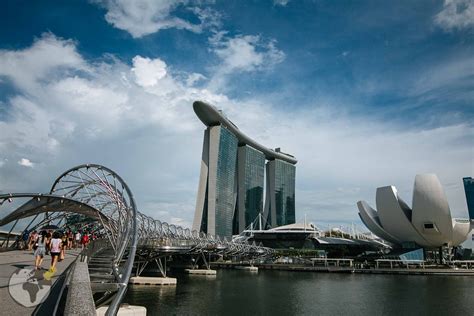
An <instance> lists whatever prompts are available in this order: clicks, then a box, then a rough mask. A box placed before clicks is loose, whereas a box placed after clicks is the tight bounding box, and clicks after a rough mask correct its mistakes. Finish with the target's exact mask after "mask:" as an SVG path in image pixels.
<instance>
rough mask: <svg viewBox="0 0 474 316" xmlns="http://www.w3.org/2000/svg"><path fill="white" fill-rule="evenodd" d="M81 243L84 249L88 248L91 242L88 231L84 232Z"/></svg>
mask: <svg viewBox="0 0 474 316" xmlns="http://www.w3.org/2000/svg"><path fill="white" fill-rule="evenodd" d="M81 244H82V249H84V248H87V245H88V244H89V234H88V233H84V235H82V240H81Z"/></svg>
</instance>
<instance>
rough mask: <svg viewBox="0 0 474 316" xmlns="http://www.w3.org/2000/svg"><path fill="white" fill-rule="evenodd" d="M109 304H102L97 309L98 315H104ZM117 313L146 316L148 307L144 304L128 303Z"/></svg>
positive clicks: (122, 315) (123, 315) (124, 315)
mask: <svg viewBox="0 0 474 316" xmlns="http://www.w3.org/2000/svg"><path fill="white" fill-rule="evenodd" d="M107 308H109V307H108V306H102V307H99V308H98V309H97V316H104V315H105V312H106V311H107ZM117 315H120V316H128V315H130V316H146V308H145V307H144V306H137V305H127V304H123V305H121V306H120V308H119V310H118V313H117Z"/></svg>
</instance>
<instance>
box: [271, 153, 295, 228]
mask: <svg viewBox="0 0 474 316" xmlns="http://www.w3.org/2000/svg"><path fill="white" fill-rule="evenodd" d="M274 176H275V208H276V224H277V226H282V225H288V224H293V223H295V176H296V167H295V166H294V165H292V164H289V163H287V162H284V161H282V160H278V159H275V175H274Z"/></svg>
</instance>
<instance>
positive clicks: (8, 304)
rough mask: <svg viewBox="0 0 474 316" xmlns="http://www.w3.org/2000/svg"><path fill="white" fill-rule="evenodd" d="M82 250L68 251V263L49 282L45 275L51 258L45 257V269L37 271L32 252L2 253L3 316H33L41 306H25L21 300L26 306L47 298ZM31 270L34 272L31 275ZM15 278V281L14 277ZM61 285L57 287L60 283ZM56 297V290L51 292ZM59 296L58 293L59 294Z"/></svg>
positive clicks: (0, 296) (0, 301)
mask: <svg viewBox="0 0 474 316" xmlns="http://www.w3.org/2000/svg"><path fill="white" fill-rule="evenodd" d="M79 252H80V250H67V251H66V258H65V260H63V261H61V262H59V263H58V264H57V266H56V268H57V272H56V273H55V275H54V276H53V278H52V279H51V281H46V280H44V278H43V273H44V272H46V271H47V269H49V265H50V263H51V257H50V256H48V255H47V256H45V258H44V261H43V265H42V266H43V268H44V270H41V271H38V272H37V273H35V272H34V270H33V269H34V257H33V252H32V251H26V250H15V251H7V252H1V253H0V306H1V309H2V310H1V312H0V314H1V315H14V316H22V315H31V314H32V313H33V312H34V311H35V309H36V308H37V306H30V307H25V306H24V305H22V304H20V303H18V302H17V301H20V302H23V303H25V302H26V305H33V304H35V303H36V302H37V301H38V300H39V299H40V298H41V297H43V295H44V296H45V297H47V296H48V295H49V294H50V293H49V292H50V290H51V289H54V286H55V284H56V282H57V281H58V279H59V277H60V276H61V275H62V274H63V272H64V271H65V270H66V269H67V268H68V267H69V265H70V264H71V263H72V262H74V260H75V259H76V257H77V256H78V255H79ZM30 271H31V272H30ZM12 276H13V278H12ZM56 285H57V284H56ZM51 292H52V293H53V294H51V295H54V292H55V291H54V290H51ZM56 295H57V294H56Z"/></svg>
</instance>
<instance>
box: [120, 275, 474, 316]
mask: <svg viewBox="0 0 474 316" xmlns="http://www.w3.org/2000/svg"><path fill="white" fill-rule="evenodd" d="M473 281H474V279H473V278H472V277H461V276H404V275H360V274H326V273H310V272H288V271H259V272H258V274H253V273H249V272H243V271H236V270H218V273H217V277H214V278H209V277H198V276H187V275H178V285H177V286H176V287H174V286H170V287H151V286H138V287H137V286H133V287H130V288H129V289H128V293H127V296H126V299H125V302H126V303H129V304H134V305H142V306H146V308H147V310H148V315H447V314H452V315H456V316H458V315H472V314H473V310H474V300H473V293H474V282H473Z"/></svg>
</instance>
